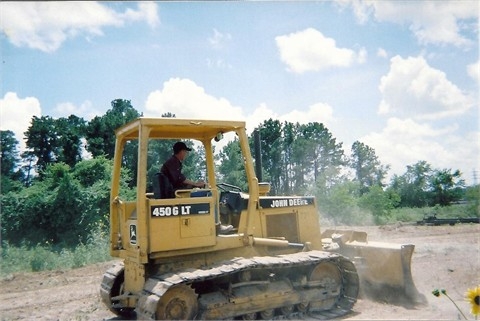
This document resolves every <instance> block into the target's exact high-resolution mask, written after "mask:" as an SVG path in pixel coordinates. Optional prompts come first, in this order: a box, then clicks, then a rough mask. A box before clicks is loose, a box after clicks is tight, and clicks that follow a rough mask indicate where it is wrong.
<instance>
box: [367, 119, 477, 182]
mask: <svg viewBox="0 0 480 321" xmlns="http://www.w3.org/2000/svg"><path fill="white" fill-rule="evenodd" d="M457 131H458V126H457V125H450V126H447V127H444V128H440V129H435V128H432V126H430V125H428V124H421V123H418V122H415V121H414V120H412V119H404V120H402V119H398V118H390V119H388V121H387V125H386V127H385V128H384V129H383V130H382V131H381V132H378V133H375V132H374V133H371V134H368V135H366V136H365V137H362V138H361V139H359V140H360V141H362V142H364V143H365V144H367V145H368V146H370V147H372V148H373V149H375V153H376V155H377V156H378V157H379V159H380V161H381V162H382V164H389V165H391V171H390V173H389V174H390V175H393V174H397V175H401V174H404V173H405V171H406V166H407V165H412V164H415V163H417V162H418V161H421V160H425V161H427V162H428V163H429V164H431V165H432V167H433V168H437V169H445V168H446V169H454V170H456V169H460V170H461V171H462V173H463V175H462V177H463V178H464V179H466V181H467V182H469V181H470V179H469V178H470V176H471V175H470V174H471V172H472V170H473V169H475V168H478V160H479V156H478V155H480V145H479V142H480V139H479V138H480V133H479V132H476V133H474V132H471V133H468V134H467V135H466V137H461V136H459V135H458V134H457ZM472 142H475V143H474V144H472Z"/></svg>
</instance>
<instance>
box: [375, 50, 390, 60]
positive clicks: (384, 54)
mask: <svg viewBox="0 0 480 321" xmlns="http://www.w3.org/2000/svg"><path fill="white" fill-rule="evenodd" d="M377 57H380V58H387V57H388V53H387V51H386V50H385V49H383V48H378V50H377Z"/></svg>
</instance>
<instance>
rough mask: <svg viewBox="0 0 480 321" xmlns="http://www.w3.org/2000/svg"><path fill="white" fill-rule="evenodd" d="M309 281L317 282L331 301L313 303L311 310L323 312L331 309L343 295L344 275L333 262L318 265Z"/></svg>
mask: <svg viewBox="0 0 480 321" xmlns="http://www.w3.org/2000/svg"><path fill="white" fill-rule="evenodd" d="M309 281H310V282H312V281H314V282H316V283H318V284H319V286H320V287H321V288H322V289H323V291H325V292H326V293H327V294H328V296H330V297H331V298H330V299H326V300H322V301H317V302H311V304H310V308H311V310H315V311H321V310H328V309H331V308H332V307H333V306H334V305H335V303H336V301H337V299H338V297H339V296H340V293H341V288H342V275H341V272H340V270H339V268H338V266H337V265H335V264H333V263H331V262H322V263H320V264H318V265H317V266H316V267H315V268H314V269H313V270H312V272H311V273H310V278H309Z"/></svg>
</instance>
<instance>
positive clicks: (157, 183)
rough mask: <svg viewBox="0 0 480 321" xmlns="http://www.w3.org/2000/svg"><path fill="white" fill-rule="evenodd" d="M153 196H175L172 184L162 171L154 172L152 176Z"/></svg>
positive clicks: (161, 197)
mask: <svg viewBox="0 0 480 321" xmlns="http://www.w3.org/2000/svg"><path fill="white" fill-rule="evenodd" d="M153 198H157V199H158V198H160V199H165V198H175V195H174V192H173V186H172V184H171V183H170V180H169V179H168V177H167V176H166V175H165V174H163V173H162V172H158V173H155V175H154V176H153Z"/></svg>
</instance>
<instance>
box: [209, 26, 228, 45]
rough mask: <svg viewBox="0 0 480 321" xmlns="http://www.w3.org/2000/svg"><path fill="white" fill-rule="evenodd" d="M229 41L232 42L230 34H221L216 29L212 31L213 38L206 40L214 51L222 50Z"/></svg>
mask: <svg viewBox="0 0 480 321" xmlns="http://www.w3.org/2000/svg"><path fill="white" fill-rule="evenodd" d="M230 40H232V35H231V34H229V33H221V32H220V31H218V30H217V29H213V36H211V37H209V38H208V42H209V43H210V45H211V46H212V47H213V48H214V49H222V48H223V47H224V46H225V45H226V43H227V42H229V41H230Z"/></svg>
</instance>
